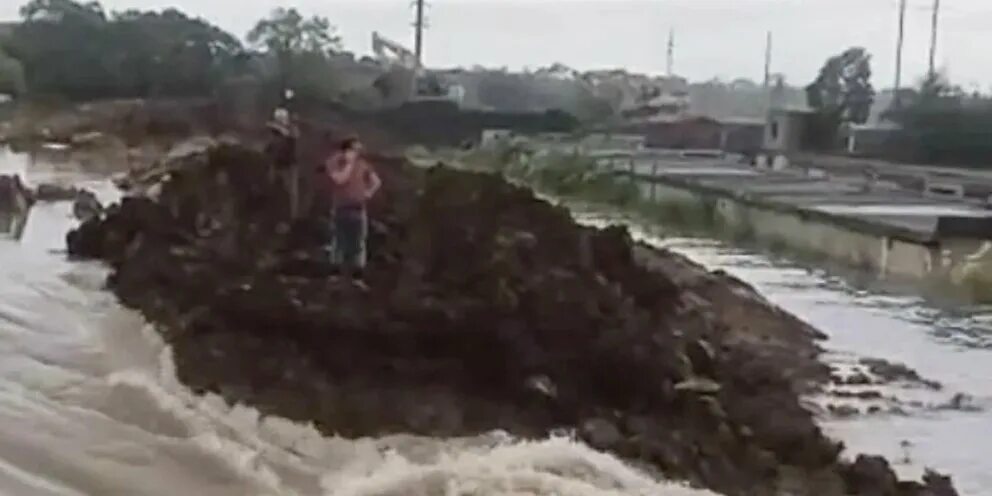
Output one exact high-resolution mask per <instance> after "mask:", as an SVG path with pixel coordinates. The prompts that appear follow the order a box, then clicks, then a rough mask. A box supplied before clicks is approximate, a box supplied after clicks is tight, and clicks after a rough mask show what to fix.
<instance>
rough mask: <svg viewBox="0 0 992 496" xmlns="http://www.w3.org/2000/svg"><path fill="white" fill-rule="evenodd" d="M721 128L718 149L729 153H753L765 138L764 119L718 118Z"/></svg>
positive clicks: (760, 146)
mask: <svg viewBox="0 0 992 496" xmlns="http://www.w3.org/2000/svg"><path fill="white" fill-rule="evenodd" d="M720 124H721V125H722V128H723V134H722V137H721V143H720V149H721V150H723V151H725V152H730V153H745V154H749V155H750V154H754V153H757V152H758V151H759V150H761V148H762V146H763V145H764V140H765V124H766V121H765V119H756V118H750V117H742V118H727V119H720Z"/></svg>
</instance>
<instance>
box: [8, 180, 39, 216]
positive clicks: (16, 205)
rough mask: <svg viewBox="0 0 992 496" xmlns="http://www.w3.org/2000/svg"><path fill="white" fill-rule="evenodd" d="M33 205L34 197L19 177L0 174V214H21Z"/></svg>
mask: <svg viewBox="0 0 992 496" xmlns="http://www.w3.org/2000/svg"><path fill="white" fill-rule="evenodd" d="M32 203H34V195H33V194H32V193H31V190H30V189H29V188H28V187H27V186H25V185H24V182H22V181H21V176H18V175H16V174H14V175H4V174H0V212H8V213H10V212H22V211H25V210H27V209H28V208H29V207H30V206H31V204H32Z"/></svg>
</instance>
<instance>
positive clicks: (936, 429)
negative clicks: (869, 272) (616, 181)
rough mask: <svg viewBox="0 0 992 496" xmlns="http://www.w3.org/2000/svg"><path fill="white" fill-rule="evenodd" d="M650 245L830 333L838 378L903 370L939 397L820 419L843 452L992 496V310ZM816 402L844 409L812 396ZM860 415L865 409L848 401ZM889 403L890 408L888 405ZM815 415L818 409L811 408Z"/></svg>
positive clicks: (735, 255) (777, 262) (894, 401)
mask: <svg viewBox="0 0 992 496" xmlns="http://www.w3.org/2000/svg"><path fill="white" fill-rule="evenodd" d="M638 234H639V235H640V236H641V237H642V238H643V239H645V240H646V241H648V242H650V243H652V244H656V245H658V246H664V247H667V248H670V249H672V250H673V251H676V252H679V253H682V254H684V255H686V256H689V257H690V258H692V259H693V260H695V261H697V262H699V263H702V264H704V265H706V266H707V267H710V268H712V269H723V270H725V271H727V272H728V273H730V274H732V275H734V276H736V277H738V278H740V279H742V280H744V281H746V282H748V283H749V284H752V285H753V286H755V287H756V288H757V289H758V290H759V291H760V292H761V293H762V294H764V295H765V296H766V297H767V298H768V299H769V300H771V301H773V302H775V303H776V304H778V305H780V306H782V307H784V308H785V309H787V310H789V311H790V312H792V313H794V314H796V315H798V316H799V317H800V318H802V319H803V320H805V321H807V322H810V323H811V324H813V325H814V326H816V327H817V328H818V329H820V330H822V331H824V332H825V333H826V334H827V335H829V340H828V341H827V342H826V343H824V347H825V348H826V350H827V354H826V360H827V361H828V362H829V363H831V364H832V365H833V366H834V367H835V369H838V370H843V369H845V368H849V367H851V366H854V365H856V364H857V363H858V361H859V360H860V359H862V358H866V357H868V358H884V359H887V360H890V361H894V362H900V363H904V364H906V365H908V366H910V367H911V368H913V369H915V370H917V371H918V372H919V373H920V375H922V376H923V377H924V378H927V379H933V380H936V381H939V382H940V383H942V384H943V386H944V389H943V390H941V391H936V392H935V391H930V390H927V389H925V388H921V387H919V386H918V385H912V384H904V385H901V386H900V385H890V386H886V387H884V388H881V389H880V388H873V389H876V390H879V389H880V392H882V393H883V394H884V395H885V397H886V398H889V399H888V400H886V401H885V402H884V403H888V405H883V406H888V407H891V408H895V409H897V410H899V411H901V412H897V413H891V409H887V410H886V413H881V414H874V415H869V414H863V415H858V416H855V417H852V418H846V419H837V418H831V417H830V416H829V415H826V414H824V415H823V423H824V425H825V427H826V429H827V430H828V432H830V433H831V434H832V435H833V436H834V437H836V438H838V439H841V440H843V441H844V442H845V444H846V445H847V446H848V447H849V448H850V449H849V451H848V452H849V453H874V454H881V455H884V456H886V457H887V458H889V459H890V460H892V461H893V462H894V465H895V468H896V470H897V471H898V472H900V474H902V475H904V476H906V477H912V478H917V477H919V476H920V474H922V472H923V470H924V469H925V468H926V467H930V468H935V469H938V470H941V471H945V472H948V473H950V474H952V475H953V476H954V479H955V482H956V483H957V485H958V489H959V491H960V492H961V494H967V495H976V496H977V495H992V456H990V455H992V450H990V449H989V445H988V440H989V439H992V308H990V307H980V306H979V307H956V308H938V307H936V306H934V305H932V304H929V303H928V302H927V301H924V300H923V299H922V298H921V297H919V296H914V295H913V294H912V290H911V289H908V288H899V289H893V288H890V287H882V286H881V285H879V284H872V283H870V282H869V283H861V284H859V285H858V286H855V285H853V284H852V283H851V282H850V281H852V278H851V277H849V276H850V274H845V276H839V275H832V274H831V273H828V272H827V271H825V270H823V269H816V268H809V267H804V266H801V265H797V264H795V263H793V262H790V261H789V260H785V259H781V258H774V257H770V256H766V255H762V254H759V253H755V252H753V251H748V250H746V249H741V248H736V247H732V246H727V245H726V244H723V243H721V242H718V241H714V240H707V239H685V238H666V237H664V235H662V234H660V233H658V232H655V233H649V232H645V231H641V232H639V233H638ZM958 393H964V394H968V395H970V396H972V397H973V399H972V400H970V401H969V402H968V404H969V405H970V406H971V407H973V408H970V410H980V411H961V410H952V409H947V408H946V404H947V403H948V402H949V401H950V400H951V398H952V397H953V396H954V395H955V394H958ZM815 400H817V402H819V403H820V404H823V403H825V402H834V403H835V404H836V403H840V404H843V403H844V402H843V401H838V400H835V399H828V398H816V399H815ZM852 405H853V406H855V407H859V408H860V409H861V410H862V412H865V411H866V410H867V408H866V407H867V405H864V404H858V403H852ZM893 405H894V406H893ZM811 408H815V406H814V405H812V404H811Z"/></svg>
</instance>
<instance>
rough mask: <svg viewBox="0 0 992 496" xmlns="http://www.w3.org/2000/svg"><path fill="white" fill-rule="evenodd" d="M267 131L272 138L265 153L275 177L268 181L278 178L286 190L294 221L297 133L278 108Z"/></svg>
mask: <svg viewBox="0 0 992 496" xmlns="http://www.w3.org/2000/svg"><path fill="white" fill-rule="evenodd" d="M269 131H270V132H271V133H272V137H271V140H270V141H269V145H268V146H267V147H266V152H267V153H268V155H269V156H270V157H271V158H272V162H273V164H274V166H275V167H274V169H273V170H272V176H275V177H272V176H270V179H272V180H275V179H276V177H278V179H279V180H280V181H281V182H282V184H283V187H285V188H286V193H287V194H288V195H289V216H290V218H293V219H295V218H296V217H297V215H298V214H299V208H300V174H299V167H297V160H296V140H297V135H298V134H299V133H298V132H297V130H296V126H295V125H293V122H292V119H291V118H290V115H289V111H288V110H286V109H285V108H281V107H280V108H277V109H276V110H275V112H273V114H272V121H271V122H269Z"/></svg>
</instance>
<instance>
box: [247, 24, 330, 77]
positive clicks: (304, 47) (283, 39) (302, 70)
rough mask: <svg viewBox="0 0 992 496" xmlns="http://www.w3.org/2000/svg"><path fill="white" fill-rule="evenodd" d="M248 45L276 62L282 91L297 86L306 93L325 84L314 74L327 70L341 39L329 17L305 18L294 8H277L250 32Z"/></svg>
mask: <svg viewBox="0 0 992 496" xmlns="http://www.w3.org/2000/svg"><path fill="white" fill-rule="evenodd" d="M248 42H249V43H251V44H252V45H253V46H254V47H255V48H257V49H259V50H261V51H264V52H266V55H268V56H269V57H272V58H274V59H275V61H276V64H277V66H278V73H279V83H280V84H279V85H280V87H281V88H282V89H287V88H290V87H293V88H295V89H297V90H300V89H302V90H303V91H304V93H306V92H312V91H313V89H314V88H313V86H314V83H315V82H317V83H320V82H321V81H320V80H319V79H320V78H315V77H314V73H315V72H322V71H323V70H324V69H326V67H327V65H328V64H327V62H328V60H327V56H328V55H330V54H332V53H334V52H336V51H338V50H340V48H341V39H340V38H339V37H338V36H337V35H336V34H335V29H334V28H333V27H332V26H331V23H330V21H328V20H327V18H325V17H320V16H313V17H309V18H304V17H303V16H302V15H301V14H300V12H299V11H297V10H296V9H293V8H291V9H284V8H277V9H275V10H273V11H272V13H271V14H270V15H269V17H267V18H265V19H262V20H260V21H258V23H257V24H255V27H254V28H252V30H251V31H249V32H248ZM324 84H326V82H325V83H324ZM321 92H322V91H321Z"/></svg>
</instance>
